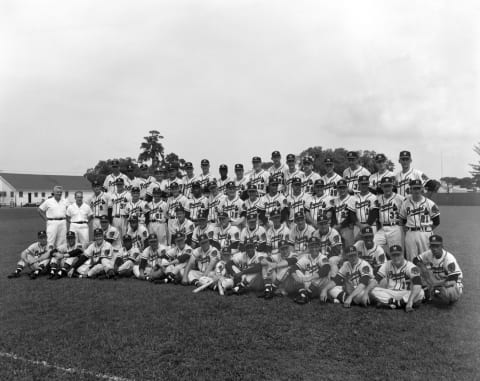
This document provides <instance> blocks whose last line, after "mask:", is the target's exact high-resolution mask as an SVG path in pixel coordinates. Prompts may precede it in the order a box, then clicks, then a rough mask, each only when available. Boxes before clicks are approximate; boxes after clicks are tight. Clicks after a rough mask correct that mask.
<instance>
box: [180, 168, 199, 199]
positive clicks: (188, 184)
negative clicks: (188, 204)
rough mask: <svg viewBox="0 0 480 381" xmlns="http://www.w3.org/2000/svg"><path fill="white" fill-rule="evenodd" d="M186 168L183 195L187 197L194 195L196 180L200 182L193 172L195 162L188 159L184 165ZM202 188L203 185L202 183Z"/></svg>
mask: <svg viewBox="0 0 480 381" xmlns="http://www.w3.org/2000/svg"><path fill="white" fill-rule="evenodd" d="M183 168H184V169H185V172H186V173H185V176H183V195H184V196H185V197H186V198H191V197H192V185H193V183H194V182H197V183H198V184H200V182H199V181H197V179H196V177H195V174H194V173H193V164H192V163H191V162H189V161H187V162H186V163H185V165H184V167H183ZM200 189H201V185H200Z"/></svg>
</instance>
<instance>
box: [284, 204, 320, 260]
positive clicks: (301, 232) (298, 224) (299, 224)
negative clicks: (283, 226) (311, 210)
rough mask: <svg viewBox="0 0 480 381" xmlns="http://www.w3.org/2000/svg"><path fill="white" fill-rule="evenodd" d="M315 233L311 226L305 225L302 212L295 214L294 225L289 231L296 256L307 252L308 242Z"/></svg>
mask: <svg viewBox="0 0 480 381" xmlns="http://www.w3.org/2000/svg"><path fill="white" fill-rule="evenodd" d="M314 233H315V228H314V227H313V226H310V225H307V224H306V221H305V214H303V212H297V213H295V225H293V226H292V228H291V229H290V240H291V241H292V242H293V245H294V246H293V250H294V251H295V252H296V253H297V254H303V253H306V252H307V251H308V241H309V240H310V238H311V237H312V236H313V234H314Z"/></svg>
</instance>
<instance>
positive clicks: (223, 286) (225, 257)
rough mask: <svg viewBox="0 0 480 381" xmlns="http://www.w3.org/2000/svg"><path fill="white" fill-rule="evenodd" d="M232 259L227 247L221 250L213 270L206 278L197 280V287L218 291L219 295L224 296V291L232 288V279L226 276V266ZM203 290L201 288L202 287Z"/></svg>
mask: <svg viewBox="0 0 480 381" xmlns="http://www.w3.org/2000/svg"><path fill="white" fill-rule="evenodd" d="M231 257H232V251H231V250H230V248H229V247H224V248H222V251H221V252H220V260H219V261H218V262H217V263H216V265H215V268H214V270H213V271H212V272H210V274H209V275H208V276H202V277H201V278H200V279H199V287H200V286H204V287H206V288H211V289H213V290H218V293H219V294H220V295H224V293H225V290H229V289H231V288H232V287H233V279H232V277H231V276H229V275H228V274H227V268H226V265H227V263H228V262H229V261H230V259H231ZM202 288H203V287H202Z"/></svg>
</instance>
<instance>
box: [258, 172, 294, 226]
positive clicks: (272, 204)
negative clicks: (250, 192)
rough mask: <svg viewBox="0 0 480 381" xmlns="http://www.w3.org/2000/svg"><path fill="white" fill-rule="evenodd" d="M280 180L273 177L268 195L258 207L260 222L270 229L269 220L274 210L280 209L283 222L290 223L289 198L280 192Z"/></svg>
mask: <svg viewBox="0 0 480 381" xmlns="http://www.w3.org/2000/svg"><path fill="white" fill-rule="evenodd" d="M278 181H279V180H278V178H277V177H271V178H270V180H269V185H268V193H267V194H265V196H263V197H262V198H261V199H260V202H259V204H258V205H259V206H258V213H259V218H260V221H262V224H263V225H264V226H265V228H266V229H268V220H269V219H270V213H271V212H272V211H273V210H274V209H279V210H280V213H282V221H288V218H289V209H288V207H287V205H288V204H287V198H286V197H285V196H284V195H283V193H280V192H279V191H278V185H279V183H278Z"/></svg>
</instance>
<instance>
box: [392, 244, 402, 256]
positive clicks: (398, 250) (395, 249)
mask: <svg viewBox="0 0 480 381" xmlns="http://www.w3.org/2000/svg"><path fill="white" fill-rule="evenodd" d="M389 251H390V255H392V254H403V249H402V247H401V246H400V245H393V246H390V250H389Z"/></svg>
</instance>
